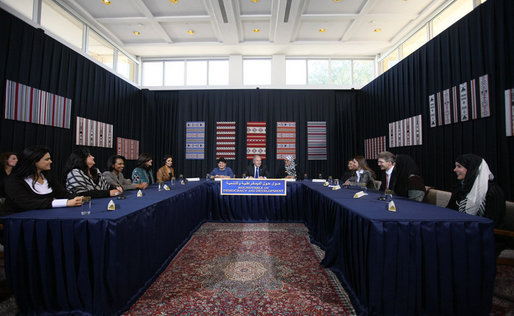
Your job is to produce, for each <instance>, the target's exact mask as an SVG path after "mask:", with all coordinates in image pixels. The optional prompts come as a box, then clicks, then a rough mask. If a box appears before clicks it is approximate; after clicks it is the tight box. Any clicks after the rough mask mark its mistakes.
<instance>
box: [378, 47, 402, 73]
mask: <svg viewBox="0 0 514 316" xmlns="http://www.w3.org/2000/svg"><path fill="white" fill-rule="evenodd" d="M398 61H399V56H398V49H395V50H394V51H392V52H391V53H390V54H389V55H387V57H386V58H384V59H382V62H381V63H380V65H381V68H382V72H386V71H387V70H388V69H389V68H391V67H393V66H394V65H396V64H397V63H398Z"/></svg>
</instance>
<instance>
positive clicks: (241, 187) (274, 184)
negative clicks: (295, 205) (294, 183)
mask: <svg viewBox="0 0 514 316" xmlns="http://www.w3.org/2000/svg"><path fill="white" fill-rule="evenodd" d="M220 192H221V195H278V196H284V195H286V193H287V189H286V180H284V179H280V180H279V179H222V180H221V191H220Z"/></svg>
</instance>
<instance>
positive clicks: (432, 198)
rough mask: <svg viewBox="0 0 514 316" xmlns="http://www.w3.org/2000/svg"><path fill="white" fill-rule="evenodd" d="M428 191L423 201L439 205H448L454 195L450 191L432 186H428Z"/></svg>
mask: <svg viewBox="0 0 514 316" xmlns="http://www.w3.org/2000/svg"><path fill="white" fill-rule="evenodd" d="M426 188H427V193H426V194H425V198H424V199H423V202H425V203H429V204H433V205H437V206H440V207H446V206H447V205H448V202H449V201H450V199H451V197H452V193H451V192H448V191H442V190H437V189H434V188H431V187H426Z"/></svg>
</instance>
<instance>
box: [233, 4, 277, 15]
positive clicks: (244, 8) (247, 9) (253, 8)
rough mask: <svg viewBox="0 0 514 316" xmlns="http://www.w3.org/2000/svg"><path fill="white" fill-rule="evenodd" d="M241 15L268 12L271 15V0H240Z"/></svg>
mask: <svg viewBox="0 0 514 316" xmlns="http://www.w3.org/2000/svg"><path fill="white" fill-rule="evenodd" d="M238 1H239V7H240V8H241V15H256V14H268V15H271V0H259V1H258V2H253V1H252V0H238Z"/></svg>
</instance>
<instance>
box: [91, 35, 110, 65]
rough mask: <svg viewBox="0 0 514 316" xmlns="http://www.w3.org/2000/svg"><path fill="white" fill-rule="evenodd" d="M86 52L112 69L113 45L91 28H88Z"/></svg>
mask: <svg viewBox="0 0 514 316" xmlns="http://www.w3.org/2000/svg"><path fill="white" fill-rule="evenodd" d="M87 53H88V54H89V55H90V56H91V57H93V58H94V59H96V60H98V61H99V62H101V63H102V64H104V65H106V66H107V67H109V68H111V69H112V66H113V60H114V47H113V46H112V45H111V44H109V43H108V42H107V41H106V40H104V39H103V38H102V37H101V36H100V35H99V34H97V33H96V32H95V31H93V30H91V29H90V30H89V34H88V47H87Z"/></svg>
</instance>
